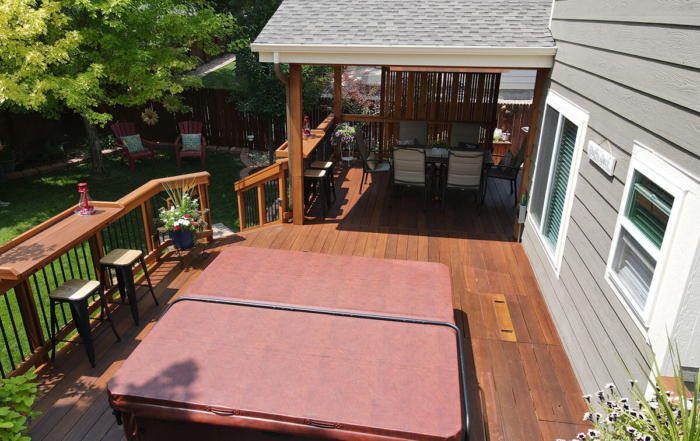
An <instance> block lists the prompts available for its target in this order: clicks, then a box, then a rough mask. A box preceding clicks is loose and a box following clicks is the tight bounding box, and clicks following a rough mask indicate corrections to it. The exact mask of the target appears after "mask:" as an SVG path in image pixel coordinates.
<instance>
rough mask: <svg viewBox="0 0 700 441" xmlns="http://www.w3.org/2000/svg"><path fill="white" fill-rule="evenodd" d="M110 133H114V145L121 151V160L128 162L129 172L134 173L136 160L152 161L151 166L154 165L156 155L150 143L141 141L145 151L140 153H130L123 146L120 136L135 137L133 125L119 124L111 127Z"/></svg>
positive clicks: (127, 123)
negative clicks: (147, 159)
mask: <svg viewBox="0 0 700 441" xmlns="http://www.w3.org/2000/svg"><path fill="white" fill-rule="evenodd" d="M111 128H112V133H114V145H116V146H117V147H119V148H121V149H122V159H124V158H126V159H127V161H129V170H131V171H134V161H135V160H137V159H146V158H151V159H153V165H156V154H155V152H154V151H153V143H152V142H151V141H146V140H145V139H143V138H142V139H141V143H143V145H144V146H145V147H147V149H145V150H144V151H142V152H137V153H131V152H129V149H128V148H127V147H126V145H124V143H123V142H122V140H121V138H122V136H131V135H136V126H134V123H130V122H119V123H116V124H112V125H111Z"/></svg>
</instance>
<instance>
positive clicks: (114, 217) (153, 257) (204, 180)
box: [0, 172, 212, 376]
mask: <svg viewBox="0 0 700 441" xmlns="http://www.w3.org/2000/svg"><path fill="white" fill-rule="evenodd" d="M209 176H210V175H209V173H207V172H200V173H193V174H188V175H181V176H173V177H167V178H161V179H153V180H151V181H149V182H148V183H146V184H145V185H143V186H141V187H139V188H138V189H136V190H134V191H132V192H131V193H129V194H127V195H126V196H124V197H123V198H121V199H119V200H118V201H116V202H101V201H95V202H93V205H94V206H95V207H97V208H102V216H103V217H102V218H100V219H102V220H99V219H96V221H99V223H98V224H97V226H96V227H95V226H92V227H91V228H90V229H89V230H85V231H83V230H82V229H76V228H73V229H72V230H71V231H70V233H67V235H66V238H65V241H66V242H65V244H59V245H55V249H51V250H49V251H50V252H47V253H46V255H45V256H43V257H42V256H34V258H35V259H36V262H30V263H31V265H30V264H29V263H27V264H25V267H26V268H29V269H28V270H27V271H22V273H21V274H20V277H19V278H18V279H16V280H0V296H3V295H7V292H8V291H10V290H12V289H13V288H14V289H15V294H16V296H17V298H16V300H17V302H18V304H19V305H20V309H19V314H20V316H21V318H22V320H21V321H20V322H19V323H22V324H23V326H24V333H23V334H20V333H18V332H17V331H18V330H15V332H17V334H16V335H15V336H14V337H13V336H12V335H11V334H8V335H7V336H5V335H4V334H3V338H7V339H12V338H20V339H22V340H25V339H26V340H25V343H26V344H27V345H28V346H29V348H30V350H31V353H30V354H27V357H26V358H25V359H24V360H17V359H15V356H16V355H17V354H15V355H10V357H11V358H10V361H11V363H12V365H11V368H12V367H14V368H15V369H14V370H12V369H10V370H11V372H9V373H8V372H7V371H5V373H6V375H7V376H13V375H19V374H20V373H22V372H26V371H27V370H28V369H31V368H32V367H34V366H37V365H39V364H41V363H43V362H44V360H45V359H46V357H47V354H48V351H49V346H50V345H49V344H47V343H46V340H47V338H48V336H45V335H43V334H44V331H43V330H42V328H41V326H39V325H37V323H38V321H37V320H38V319H37V317H39V315H38V311H37V309H36V308H37V306H36V304H35V302H34V301H33V299H34V296H39V297H41V298H43V297H44V296H46V295H48V291H47V289H48V286H43V285H41V286H40V285H39V284H38V282H36V283H35V285H36V287H37V288H39V289H40V292H37V293H34V292H32V291H33V287H32V285H31V284H30V283H28V280H29V278H30V277H32V276H33V275H34V274H39V273H40V272H41V271H42V268H46V266H48V265H52V262H54V261H55V260H56V259H57V258H62V257H61V256H63V255H64V254H65V253H68V252H69V251H70V249H73V248H74V247H75V246H76V245H75V244H76V242H80V243H84V241H86V240H87V241H88V242H89V243H88V248H89V251H90V256H91V259H88V261H86V262H82V263H81V264H82V265H98V262H99V259H100V257H102V256H103V255H104V252H103V251H104V250H103V243H102V237H101V233H102V231H103V229H104V228H106V227H107V225H109V224H112V223H114V222H117V221H119V219H121V218H122V217H124V216H126V215H127V214H129V213H131V212H132V211H133V210H138V211H140V214H141V216H142V218H143V223H142V224H141V223H134V222H133V218H131V219H132V221H127V222H126V224H125V225H126V229H127V233H129V231H132V232H133V233H136V234H138V235H140V234H141V229H142V228H143V231H142V233H143V235H144V236H145V239H146V243H145V249H146V251H147V255H146V256H145V259H144V260H145V262H146V264H147V265H149V267H150V266H151V265H153V264H154V263H156V262H157V261H159V260H160V259H161V254H162V253H163V251H164V250H165V249H166V248H167V247H168V246H170V245H172V241H170V240H169V239H168V240H164V241H162V242H160V243H157V242H155V241H154V240H153V238H154V234H155V227H154V225H153V216H154V214H155V213H153V210H152V207H151V198H152V197H153V196H155V195H157V194H159V193H160V192H162V191H164V190H166V189H167V188H169V187H173V188H183V187H197V191H198V192H199V199H200V208H201V209H202V210H203V211H205V210H206V211H208V210H209V196H208V186H209ZM76 207H77V206H72V207H70V208H69V209H67V210H65V211H63V212H61V213H60V214H58V215H56V216H54V217H52V218H51V219H49V220H47V221H45V222H43V223H41V224H40V225H38V226H36V227H34V228H32V229H31V230H29V231H27V232H25V233H23V234H21V235H19V236H17V237H15V238H13V239H12V240H10V241H8V242H7V243H6V244H4V245H2V246H0V255H1V254H3V253H5V252H7V251H8V250H10V252H12V250H13V248H15V247H21V246H22V245H23V244H24V243H25V242H27V241H30V243H31V239H32V238H35V236H37V235H39V234H41V233H42V232H44V235H43V236H46V237H55V236H54V235H51V234H49V233H50V232H47V231H46V230H48V229H50V228H52V227H53V228H54V229H56V228H61V225H58V224H59V223H60V222H61V221H65V220H67V219H68V218H69V217H70V216H73V215H74V214H73V211H74V210H75V208H76ZM109 209H111V210H109ZM105 213H107V214H108V215H107V216H105ZM205 221H206V222H208V223H209V224H210V223H211V219H210V215H209V213H207V214H205ZM68 228H69V229H70V227H68ZM129 228H131V230H129ZM120 230H121V226H120ZM86 234H87V235H86ZM130 234H131V233H129V234H127V237H129V235H130ZM122 235H123V232H122ZM198 237H202V238H205V240H210V238H211V237H212V230H211V227H209V228H208V229H206V230H205V231H204V232H200V233H198ZM35 240H40V241H41V240H44V238H43V237H42V236H39V237H36V238H35ZM132 240H133V239H129V241H132ZM137 243H138V242H137ZM66 247H67V249H66ZM76 249H77V248H76ZM84 252H85V250H84V248H83V253H84ZM22 253H23V251H22V249H21V248H20V249H18V250H17V252H16V254H18V256H23V254H22ZM57 253H60V254H58V257H57ZM75 255H76V259H77V256H78V254H77V252H76V254H75ZM69 259H70V257H69ZM15 263H16V262H15ZM141 270H142V268H141V267H140V265H138V266H136V268H134V274H137V273H138V272H139V271H141ZM71 271H72V269H71ZM90 272H91V271H89V270H88V268H87V267H85V268H84V273H85V274H89V273H90ZM95 273H98V271H95ZM54 277H55V276H54ZM97 277H98V279H99V278H100V277H101V275H99V274H98V275H97ZM44 279H45V280H46V283H47V284H48V279H46V274H45V273H44ZM56 283H58V282H56ZM107 287H108V288H109V289H108V294H109V295H112V294H114V293H115V292H116V289H117V288H116V287H115V286H111V287H110V283H109V281H107ZM29 300H31V302H30V301H29ZM98 306H99V305H98V304H97V303H94V302H93V303H91V304H90V306H89V308H90V311H94V310H96V309H97V308H98ZM74 327H75V325H74V323H73V322H72V321H69V322H68V323H66V325H65V326H64V327H63V329H62V330H61V331H60V335H62V336H66V335H68V334H69V333H70V332H71V331H72V330H73V329H74Z"/></svg>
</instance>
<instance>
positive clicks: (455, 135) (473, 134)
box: [450, 123, 481, 147]
mask: <svg viewBox="0 0 700 441" xmlns="http://www.w3.org/2000/svg"><path fill="white" fill-rule="evenodd" d="M480 132H481V126H480V125H479V124H465V123H453V124H452V127H451V133H450V144H452V146H453V147H459V144H460V143H465V144H470V145H474V146H477V147H478V146H479V133H480Z"/></svg>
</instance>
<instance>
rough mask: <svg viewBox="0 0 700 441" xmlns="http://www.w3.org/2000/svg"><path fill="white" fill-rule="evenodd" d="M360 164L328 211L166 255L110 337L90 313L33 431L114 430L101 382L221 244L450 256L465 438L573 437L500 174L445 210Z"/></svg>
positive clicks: (570, 382) (45, 387)
mask: <svg viewBox="0 0 700 441" xmlns="http://www.w3.org/2000/svg"><path fill="white" fill-rule="evenodd" d="M360 174H361V173H358V170H357V169H351V170H350V171H349V172H348V171H347V170H346V171H343V172H342V173H341V174H340V176H339V177H338V178H337V181H336V183H337V184H338V190H339V193H338V201H337V202H336V203H335V204H334V205H333V207H332V209H331V212H330V213H329V215H328V218H327V219H326V220H325V222H324V220H323V219H322V218H321V217H320V216H319V215H320V208H319V207H312V208H311V210H309V211H310V213H309V216H308V220H309V221H310V223H309V224H308V225H304V226H292V225H276V226H269V227H265V228H261V229H258V230H252V231H250V232H247V233H243V234H239V235H234V236H231V237H228V238H226V239H222V240H218V241H215V242H214V243H213V244H211V245H210V251H212V254H211V256H210V257H209V258H208V259H207V261H205V262H204V263H202V264H201V265H200V267H199V268H193V269H190V270H188V271H181V270H180V269H179V267H178V265H177V262H175V261H171V260H168V259H165V260H164V261H162V262H161V263H160V264H159V265H158V266H157V267H156V268H155V270H154V272H153V276H152V278H153V281H154V283H157V285H156V294H157V296H158V299H159V301H160V302H161V306H160V307H156V306H155V305H154V304H153V301H152V299H151V298H150V296H146V297H143V298H142V300H141V301H140V305H139V309H140V311H141V317H142V325H141V326H140V327H139V328H137V327H135V326H134V324H133V321H132V319H131V316H130V313H129V311H128V307H124V306H118V307H117V308H116V311H115V313H114V316H115V320H116V321H117V324H118V330H119V332H120V333H121V335H122V342H121V343H116V341H115V339H114V335H113V334H112V333H111V330H110V329H109V325H107V326H106V327H105V326H104V324H100V325H98V326H97V328H96V329H94V330H93V332H94V334H95V335H96V352H97V367H96V368H95V369H91V368H90V366H89V363H88V361H87V358H86V357H85V354H84V350H83V348H82V347H72V348H68V349H67V350H65V351H62V352H59V354H58V356H57V360H56V363H55V364H53V365H52V366H49V367H47V369H46V370H45V372H44V373H43V374H42V376H41V381H42V388H41V389H42V396H41V397H40V398H39V400H38V402H37V405H36V409H37V410H40V411H42V412H43V414H42V415H41V416H39V417H38V418H37V419H36V421H35V422H34V423H33V424H32V426H31V429H32V430H31V432H30V435H31V437H32V439H33V440H34V441H40V440H120V439H122V429H121V427H119V426H117V425H116V424H115V421H114V417H113V416H112V414H111V409H109V407H108V404H107V397H106V392H105V389H106V385H107V382H108V381H109V379H110V378H111V377H112V375H113V374H114V373H115V372H116V370H117V369H118V368H119V366H120V365H121V364H122V362H123V361H124V360H125V359H126V357H128V355H129V354H130V353H131V352H132V351H133V350H134V348H135V347H136V346H138V344H139V342H140V341H141V340H142V339H143V338H144V337H145V336H146V335H147V334H148V332H149V330H150V329H151V327H152V326H153V324H154V323H155V321H156V319H157V317H159V315H160V314H161V313H162V311H163V309H164V308H165V306H166V305H167V303H168V302H169V301H172V300H173V299H174V298H177V297H178V296H179V293H180V292H181V291H182V290H184V289H185V288H186V287H187V286H188V285H189V284H190V283H191V282H192V281H193V280H194V279H195V278H196V277H198V276H199V274H200V273H201V271H202V269H203V267H205V266H206V264H207V262H210V261H212V260H213V259H215V258H216V255H217V253H218V252H219V251H220V250H221V249H223V248H224V247H227V246H252V247H263V248H273V249H287V250H305V251H312V252H320V253H332V254H347V255H356V256H367V257H377V258H386V259H409V260H423V261H432V262H442V263H444V264H446V265H448V266H449V267H450V268H451V272H452V282H453V301H454V310H455V319H456V321H457V323H458V325H459V326H460V327H461V329H463V331H464V335H465V337H467V338H465V340H464V346H465V348H464V349H465V354H466V364H467V369H468V372H467V378H468V380H467V381H468V389H469V404H470V411H471V412H470V413H471V421H472V438H471V439H472V440H474V441H482V440H493V441H501V440H508V441H510V440H513V441H516V440H517V441H520V440H535V441H539V440H546V441H553V440H555V439H557V438H564V439H572V438H574V437H575V435H576V433H578V432H580V431H582V430H584V429H586V427H584V426H582V425H581V424H583V423H582V421H581V420H582V415H583V413H584V412H585V411H586V410H587V409H586V406H585V403H584V402H583V400H582V398H581V391H580V389H579V386H578V383H577V381H576V378H575V376H574V373H573V370H572V369H571V366H570V364H569V360H568V358H567V356H566V353H565V352H564V349H563V348H562V346H561V342H560V339H559V336H558V335H557V333H556V330H555V328H554V325H553V323H552V320H551V318H550V316H549V313H548V310H547V307H546V306H545V304H544V300H543V298H542V295H541V293H540V291H539V289H538V287H537V282H536V281H535V278H534V274H533V272H532V269H531V268H530V264H529V262H528V260H527V257H526V256H525V253H524V251H523V249H522V246H521V245H520V244H518V243H515V242H512V241H511V240H510V234H511V232H512V217H510V216H509V213H510V212H511V211H512V208H511V205H510V204H511V203H512V199H510V194H509V189H508V186H507V183H504V184H496V185H491V188H490V190H489V194H488V196H487V199H486V205H485V206H484V209H483V210H482V214H481V216H478V215H477V214H476V209H475V206H474V201H473V196H467V195H460V194H457V193H455V194H454V195H448V198H449V199H448V204H447V205H446V210H445V213H441V212H440V209H439V206H437V205H436V206H429V207H428V210H427V212H425V213H423V212H422V211H421V209H420V208H421V201H422V199H421V196H422V190H407V191H406V192H405V194H404V195H403V197H402V198H400V199H394V200H393V202H394V204H393V208H389V207H388V198H387V197H386V196H387V185H388V180H387V179H386V177H384V178H382V179H379V180H377V181H375V182H371V183H370V184H369V185H368V186H366V187H365V188H366V190H365V191H363V194H362V195H359V194H358V192H357V190H358V185H359V176H360ZM370 179H371V178H370ZM213 208H214V209H216V207H213ZM309 271H313V269H309ZM140 290H142V288H140ZM140 294H141V295H143V294H144V293H143V292H141V293H140Z"/></svg>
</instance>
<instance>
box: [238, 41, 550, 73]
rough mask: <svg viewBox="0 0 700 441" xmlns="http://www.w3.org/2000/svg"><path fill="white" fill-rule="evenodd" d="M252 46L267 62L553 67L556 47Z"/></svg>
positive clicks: (262, 59)
mask: <svg viewBox="0 0 700 441" xmlns="http://www.w3.org/2000/svg"><path fill="white" fill-rule="evenodd" d="M251 50H252V51H253V52H258V53H259V55H260V61H261V62H268V63H271V62H275V61H276V62H280V63H299V64H327V65H359V66H362V65H365V66H387V65H391V66H436V67H438V66H439V67H499V68H511V69H517V68H522V69H537V68H550V67H552V65H553V63H554V55H555V54H556V51H557V48H556V46H549V47H485V46H398V45H367V46H361V45H310V44H303V45H302V44H266V43H253V44H252V45H251Z"/></svg>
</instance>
